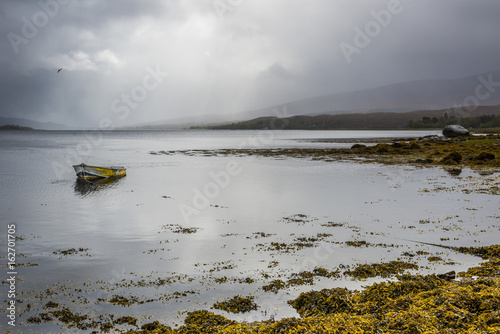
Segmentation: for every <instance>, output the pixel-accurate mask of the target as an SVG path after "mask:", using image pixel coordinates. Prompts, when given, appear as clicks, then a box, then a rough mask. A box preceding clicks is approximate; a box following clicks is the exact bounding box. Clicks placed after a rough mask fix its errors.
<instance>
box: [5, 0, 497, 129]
mask: <svg viewBox="0 0 500 334" xmlns="http://www.w3.org/2000/svg"><path fill="white" fill-rule="evenodd" d="M0 10H1V13H0V16H1V20H0V31H1V36H2V38H1V42H0V71H1V74H0V75H1V78H2V79H1V84H0V104H1V105H0V110H1V111H0V116H3V117H23V118H28V119H32V120H36V121H51V122H56V123H64V124H68V125H70V126H79V127H82V126H83V127H94V128H95V127H99V125H100V123H102V122H103V120H104V123H106V122H107V121H111V122H112V123H113V124H114V125H115V126H125V125H131V124H136V123H144V122H155V121H159V120H168V119H176V118H183V117H189V116H195V115H200V114H233V113H238V112H243V111H247V110H253V109H258V108H264V107H267V106H271V105H275V104H280V103H286V102H288V101H293V100H297V99H301V98H307V97H313V96H320V95H324V94H331V93H335V92H345V91H354V90H359V89H365V88H370V87H379V86H383V85H388V84H393V83H398V82H405V81H411V80H420V79H446V78H459V77H465V76H469V75H474V74H477V73H486V72H489V71H494V70H498V69H500V65H499V59H500V20H498V18H499V17H500V2H499V1H497V0H483V1H472V0H437V1H436V0H434V1H431V0H418V1H417V0H414V1H411V0H383V1H379V0H376V1H375V0H360V1H355V2H354V1H350V0H308V1H304V0H273V1H265V0H251V1H250V0H199V1H194V0H148V1H136V0H108V1H74V0H39V1H16V0H4V1H2V3H1V4H0ZM59 68H63V70H62V71H61V72H59V73H57V70H58V69H59Z"/></svg>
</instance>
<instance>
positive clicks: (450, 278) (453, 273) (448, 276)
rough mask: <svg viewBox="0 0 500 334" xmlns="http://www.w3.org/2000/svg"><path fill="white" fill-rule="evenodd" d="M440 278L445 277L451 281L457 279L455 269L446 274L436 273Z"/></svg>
mask: <svg viewBox="0 0 500 334" xmlns="http://www.w3.org/2000/svg"><path fill="white" fill-rule="evenodd" d="M436 276H437V277H438V278H441V279H444V280H445V281H451V280H453V279H455V276H456V275H455V270H452V271H448V272H447V273H444V274H438V275H436Z"/></svg>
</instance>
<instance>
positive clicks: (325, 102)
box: [248, 70, 500, 117]
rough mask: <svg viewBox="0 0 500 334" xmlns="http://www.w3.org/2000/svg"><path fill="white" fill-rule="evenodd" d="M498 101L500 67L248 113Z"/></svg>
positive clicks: (378, 109) (374, 109) (368, 109)
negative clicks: (476, 72) (472, 73)
mask: <svg viewBox="0 0 500 334" xmlns="http://www.w3.org/2000/svg"><path fill="white" fill-rule="evenodd" d="M479 87H481V88H479ZM496 104H500V70H497V71H492V72H487V73H482V74H477V75H473V76H469V77H465V78H459V79H446V80H419V81H409V82H404V83H399V84H392V85H387V86H382V87H378V88H371V89H365V90H360V91H352V92H346V93H335V94H330V95H324V96H318V97H312V98H307V99H301V100H297V101H292V102H289V103H283V104H280V105H275V106H272V107H269V108H264V109H259V110H254V111H251V112H248V114H252V115H253V117H258V116H273V110H276V109H277V110H279V111H283V110H284V109H285V108H286V113H287V114H288V115H290V116H294V115H319V114H332V115H334V114H345V113H352V112H356V113H359V112H365V113H366V112H383V111H387V112H405V111H411V110H432V109H434V110H437V109H443V108H451V107H453V106H463V105H496Z"/></svg>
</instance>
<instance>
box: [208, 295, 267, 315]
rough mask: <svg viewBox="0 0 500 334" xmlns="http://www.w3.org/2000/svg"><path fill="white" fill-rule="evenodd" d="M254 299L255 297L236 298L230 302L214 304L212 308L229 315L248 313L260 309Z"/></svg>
mask: <svg viewBox="0 0 500 334" xmlns="http://www.w3.org/2000/svg"><path fill="white" fill-rule="evenodd" d="M254 299H255V298H254V297H241V296H235V297H233V298H231V299H229V300H225V301H222V302H217V303H214V305H213V306H212V308H215V309H217V310H222V311H226V312H229V313H246V312H250V311H254V310H257V309H258V308H259V306H258V305H257V304H256V303H255V302H254Z"/></svg>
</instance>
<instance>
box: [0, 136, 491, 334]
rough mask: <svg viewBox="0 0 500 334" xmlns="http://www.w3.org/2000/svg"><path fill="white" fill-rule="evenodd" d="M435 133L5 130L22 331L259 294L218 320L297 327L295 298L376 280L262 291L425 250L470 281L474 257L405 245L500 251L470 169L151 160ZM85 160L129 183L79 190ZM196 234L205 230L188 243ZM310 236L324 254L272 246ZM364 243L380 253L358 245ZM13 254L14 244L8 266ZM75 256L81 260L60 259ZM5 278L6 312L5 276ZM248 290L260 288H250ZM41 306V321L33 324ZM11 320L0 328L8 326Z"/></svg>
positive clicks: (3, 174)
mask: <svg viewBox="0 0 500 334" xmlns="http://www.w3.org/2000/svg"><path fill="white" fill-rule="evenodd" d="M427 134H436V132H417V131H415V132H406V131H399V132H398V131H393V132H382V131H318V132H308V131H279V132H271V131H268V132H262V131H261V132H259V131H235V132H230V131H227V132H225V131H221V132H219V131H211V132H210V131H153V132H142V131H141V132H126V131H124V132H104V133H101V132H1V133H0V167H1V168H0V221H1V222H2V228H3V231H2V235H4V236H5V235H6V234H7V225H8V224H15V225H16V234H17V235H18V236H20V237H21V240H18V242H17V244H16V251H17V259H16V260H17V263H18V267H17V272H18V276H17V280H18V281H17V286H16V292H17V294H18V296H17V298H18V299H21V300H23V303H22V304H19V305H18V306H19V307H20V308H19V310H18V311H19V312H18V319H17V321H18V322H17V323H18V327H16V328H18V329H19V328H22V329H23V330H26V331H28V332H29V331H32V332H34V333H40V332H46V333H49V332H54V331H58V327H57V326H54V325H53V324H45V325H27V324H26V322H25V320H26V319H27V318H28V317H30V316H32V315H36V314H38V313H39V312H43V306H44V305H45V304H46V303H47V302H48V301H55V302H57V303H60V304H61V305H65V306H67V307H68V308H70V309H71V310H73V311H78V312H81V313H82V314H88V315H91V316H96V315H98V314H104V313H107V312H108V313H113V314H116V315H134V316H136V317H139V318H140V321H141V322H150V321H151V319H149V320H147V319H146V317H147V316H151V317H152V318H153V319H158V320H160V321H162V322H164V323H166V324H168V325H171V326H174V324H175V323H182V319H183V317H184V316H185V313H182V312H183V311H192V310H196V309H210V307H211V306H212V305H213V303H214V302H216V301H221V300H224V299H227V298H230V297H233V296H236V295H238V294H239V295H244V296H254V297H255V298H256V299H255V301H256V302H257V304H258V305H259V306H260V309H259V310H257V311H253V312H250V313H247V314H244V315H231V314H226V313H224V312H221V311H217V310H212V311H214V312H216V313H220V314H224V315H225V316H227V317H230V318H233V319H239V320H248V321H252V320H260V319H268V318H269V317H270V316H275V318H277V319H278V318H282V317H287V316H296V313H295V311H294V310H293V309H292V308H290V307H289V306H288V305H287V303H286V301H287V300H290V299H293V298H295V297H296V296H297V295H298V294H300V292H303V291H309V290H311V289H321V288H325V287H334V286H345V287H348V288H353V289H355V288H361V287H362V286H363V285H367V284H368V283H369V282H371V280H369V281H368V282H359V281H353V280H350V279H318V280H316V283H315V285H314V286H310V285H309V286H298V287H290V288H288V289H285V290H282V291H280V293H278V294H274V293H265V292H264V291H263V290H262V289H261V287H262V286H263V285H265V284H268V283H269V282H270V281H272V280H274V279H283V280H286V279H287V278H289V277H290V275H291V274H292V273H299V272H301V271H303V270H312V269H314V268H315V267H323V268H326V269H329V270H335V269H337V268H339V266H341V267H344V266H348V265H349V266H353V265H355V264H356V263H371V262H381V261H390V260H395V259H397V258H398V257H400V256H401V254H402V253H403V252H405V251H410V252H415V251H417V250H425V251H427V252H429V254H431V255H438V256H440V257H442V258H443V259H444V261H438V262H432V263H431V262H429V261H428V260H427V257H428V256H430V255H426V256H422V257H418V256H417V257H415V258H414V260H415V261H417V263H419V264H420V265H421V266H423V267H424V268H422V270H421V272H424V273H426V272H429V273H430V272H443V271H448V270H457V271H460V270H464V269H466V268H467V267H468V266H471V265H474V264H476V263H477V262H478V261H477V259H475V258H473V257H470V256H466V255H458V254H455V253H454V252H450V251H448V250H446V249H444V248H438V247H433V246H429V245H421V244H417V243H413V242H410V241H407V239H410V240H417V241H425V242H431V243H440V244H446V245H453V246H467V245H476V246H477V245H481V244H491V243H498V238H499V236H500V233H499V223H498V222H499V219H498V218H499V217H498V212H499V207H498V202H499V201H498V196H494V195H488V194H484V193H481V192H480V191H472V192H471V193H469V194H465V193H464V192H462V191H461V189H463V188H467V189H473V188H474V187H478V186H477V184H479V183H480V182H481V181H482V179H483V178H485V177H483V176H479V175H478V174H475V173H473V172H471V171H464V172H463V173H462V174H461V175H460V176H458V177H457V176H450V175H448V174H447V173H446V172H445V171H443V170H442V169H417V168H413V167H409V166H381V165H375V164H372V165H368V164H354V163H349V162H320V161H309V160H306V159H281V160H277V159H272V158H260V157H208V156H186V155H181V154H177V155H153V154H150V152H154V151H160V150H165V151H168V150H184V149H218V148H259V147H266V148H268V147H344V146H347V147H349V146H350V144H335V143H324V142H313V141H310V139H328V138H371V137H388V136H391V137H410V136H414V137H419V136H423V135H427ZM81 162H85V163H87V164H97V165H122V166H125V167H126V168H127V176H126V177H125V178H122V179H120V180H117V181H115V182H112V183H109V184H86V183H81V182H77V180H76V177H75V175H74V172H73V170H72V168H71V167H70V166H71V164H79V163H81ZM487 177H489V178H495V177H496V178H497V180H498V175H496V176H495V175H493V176H487ZM474 189H475V188H474ZM329 223H330V224H329ZM331 223H336V224H339V226H334V227H332V224H331ZM340 225H341V226H340ZM187 228H189V229H190V230H189V232H193V233H179V232H183V231H184V232H186V231H187V230H182V229H187ZM320 233H322V234H323V235H322V237H320V238H318V234H320ZM311 237H314V238H316V239H317V240H315V241H314V245H313V247H307V248H303V249H294V250H291V251H289V252H283V251H280V250H276V249H273V248H272V244H271V243H272V242H279V243H286V244H293V243H294V242H295V243H296V242H297V240H300V238H311ZM356 240H358V241H361V240H362V241H367V242H369V243H371V244H373V245H378V246H376V247H361V248H354V247H349V246H347V245H346V244H345V242H346V241H356ZM6 244H7V243H6V238H5V237H4V238H2V241H1V249H2V250H3V252H4V253H3V254H1V255H2V258H3V263H5V262H7V261H6V257H7V256H6V255H7V254H6V251H5V250H6V247H7V245H6ZM72 248H74V249H77V250H78V249H79V248H82V249H84V250H83V251H81V252H78V253H76V254H68V255H64V254H61V253H60V251H64V250H69V249H72ZM452 262H454V264H453V263H452ZM2 268H3V269H2V270H3V272H4V277H5V278H4V277H3V278H2V291H1V293H2V298H3V299H6V296H7V290H8V286H7V284H6V282H5V279H6V278H7V274H6V272H7V267H6V266H5V265H4V266H3V267H2ZM224 277H225V278H226V279H224ZM249 278H250V279H252V280H253V283H252V282H251V281H250V282H251V283H247V282H249V281H248V280H247V282H244V280H245V279H249ZM155 282H156V283H155ZM158 282H161V284H159V283H158ZM47 289H49V290H47ZM43 291H50V295H48V296H47V294H46V293H41V292H43ZM113 295H120V296H125V297H127V298H132V297H134V298H137V300H139V301H144V303H142V304H137V303H135V304H132V305H131V306H129V307H124V306H115V305H113V304H111V303H110V302H107V300H109V299H110V298H111V297H112V296H113ZM28 303H30V304H31V309H30V311H29V312H26V313H25V314H21V313H23V312H24V311H26V305H27V304H28ZM4 320H5V319H2V322H1V323H0V326H3V327H1V328H7V329H9V328H8V327H6V324H5V322H4ZM19 326H21V327H19ZM10 329H11V328H10Z"/></svg>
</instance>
